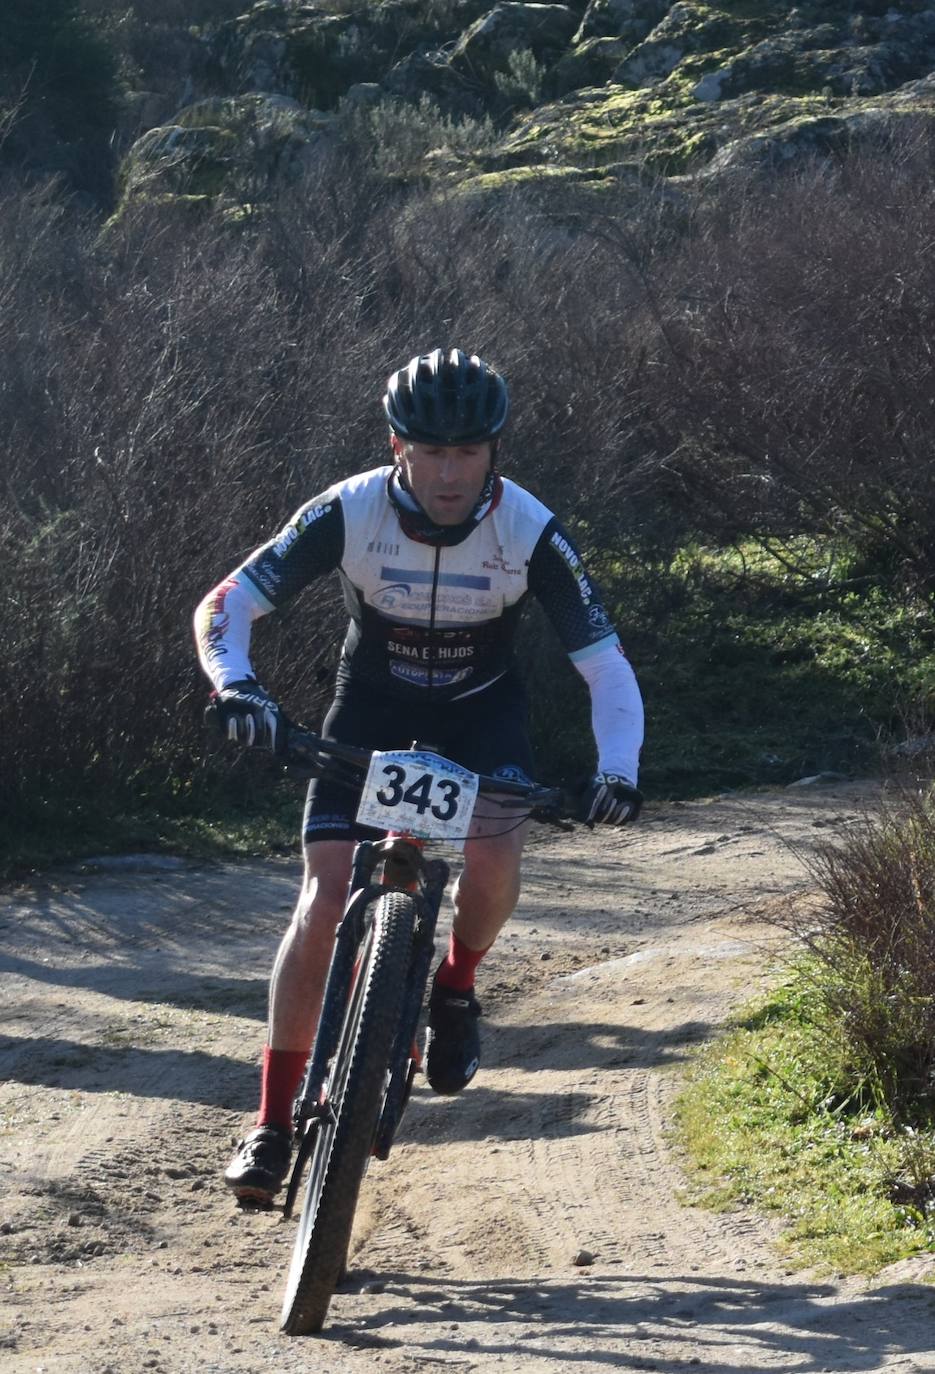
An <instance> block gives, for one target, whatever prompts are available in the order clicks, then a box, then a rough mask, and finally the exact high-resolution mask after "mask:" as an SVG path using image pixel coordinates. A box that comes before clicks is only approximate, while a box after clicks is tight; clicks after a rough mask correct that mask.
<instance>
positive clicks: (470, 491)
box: [390, 434, 490, 525]
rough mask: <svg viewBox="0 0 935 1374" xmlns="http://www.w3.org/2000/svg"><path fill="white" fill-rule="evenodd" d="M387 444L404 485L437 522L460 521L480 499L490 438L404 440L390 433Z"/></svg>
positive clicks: (427, 513) (464, 518)
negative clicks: (449, 442) (450, 443)
mask: <svg viewBox="0 0 935 1374" xmlns="http://www.w3.org/2000/svg"><path fill="white" fill-rule="evenodd" d="M390 446H391V448H392V450H393V453H394V455H395V458H396V461H397V463H398V464H399V468H400V472H401V474H402V478H403V481H404V483H405V485H406V486H407V487H408V488H409V490H410V491H411V492H412V494H413V496H414V497H415V498H416V500H417V501H418V503H419V505H420V506H421V507H422V509H423V510H424V511H425V513H426V515H427V516H428V517H429V519H430V520H432V521H434V523H435V524H436V525H460V523H461V521H462V520H466V519H467V518H468V516H469V515H470V513H471V511H472V510H473V509H474V507H475V506H476V505H477V502H478V501H479V500H480V494H481V492H482V491H483V489H484V483H485V481H486V480H487V474H488V472H489V471H490V442H489V440H486V441H485V442H484V443H482V444H459V445H458V446H457V447H454V448H449V447H442V446H440V445H439V446H436V445H434V444H410V443H405V442H404V441H403V440H402V439H400V438H399V436H398V435H396V434H391V435H390Z"/></svg>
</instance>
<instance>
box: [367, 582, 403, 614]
mask: <svg viewBox="0 0 935 1374" xmlns="http://www.w3.org/2000/svg"><path fill="white" fill-rule="evenodd" d="M411 593H412V588H411V587H410V586H409V584H408V583H407V582H391V583H390V585H389V586H388V587H378V588H377V590H376V591H375V592H374V594H373V604H374V606H379V607H380V609H381V610H382V611H392V610H394V609H395V608H396V607H397V606H398V605H400V603H401V602H403V601H406V600H407V599H408V598H409V596H410V595H411Z"/></svg>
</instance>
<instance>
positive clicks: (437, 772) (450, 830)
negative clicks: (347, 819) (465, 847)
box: [357, 749, 477, 847]
mask: <svg viewBox="0 0 935 1374" xmlns="http://www.w3.org/2000/svg"><path fill="white" fill-rule="evenodd" d="M476 801H477V774H476V773H470V772H468V770H467V769H466V768H461V767H460V765H459V764H457V763H452V762H451V760H450V759H443V758H442V757H441V756H440V755H439V754H428V753H416V752H415V751H413V750H412V749H401V750H398V751H394V752H391V753H383V754H379V753H378V754H374V755H373V757H372V758H371V760H370V768H369V770H368V772H367V777H366V779H365V781H364V790H363V795H362V797H361V799H360V806H359V807H358V809H357V820H358V822H359V824H360V825H373V826H377V827H378V828H379V829H380V830H400V831H404V832H405V833H406V834H409V835H416V836H418V837H419V838H420V839H424V840H447V841H448V843H449V844H455V845H458V846H459V847H460V846H461V845H462V844H463V843H464V837H465V836H466V835H467V833H468V826H469V825H470V823H471V816H472V814H473V812H474V803H475V802H476Z"/></svg>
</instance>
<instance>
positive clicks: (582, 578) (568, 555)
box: [549, 530, 594, 606]
mask: <svg viewBox="0 0 935 1374" xmlns="http://www.w3.org/2000/svg"><path fill="white" fill-rule="evenodd" d="M549 542H550V544H551V545H552V547H553V548H556V549H558V551H559V553H560V554H561V555H562V557H563V558H564V560H565V562H566V563H567V564H568V566H569V568H570V569H571V574H572V576H573V577H574V579H575V581H576V582H577V584H578V591H579V592H580V593H581V600H582V601H583V602H584V604H585V605H586V606H590V604H591V597H592V596H593V595H594V588H593V587H592V586H591V583H590V581H589V580H588V575H587V573H586V572H585V570H584V568H583V567H582V566H581V559H580V558H579V557H578V555H577V553H575V550H574V549H573V548H572V546H571V545H570V544H569V542H568V540H567V539H563V538H562V536H561V535H560V534H559V532H558V530H556V531H555V533H554V534H553V535H552V538H551V539H550V541H549Z"/></svg>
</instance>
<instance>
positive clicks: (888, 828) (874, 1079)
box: [793, 791, 935, 1123]
mask: <svg viewBox="0 0 935 1374" xmlns="http://www.w3.org/2000/svg"><path fill="white" fill-rule="evenodd" d="M809 867H810V869H811V872H812V875H813V877H814V878H815V879H816V882H817V885H818V889H819V899H818V902H817V905H816V907H815V908H814V909H813V910H812V911H810V912H809V914H808V916H807V917H806V916H804V915H803V914H800V915H799V916H798V917H797V918H796V919H794V921H793V928H794V929H795V930H796V933H797V934H798V936H799V937H800V938H801V940H802V942H803V944H804V945H805V947H806V948H807V949H808V951H809V952H810V954H811V955H812V961H811V964H810V967H811V968H812V970H813V977H814V981H813V998H812V1012H813V1015H814V1018H815V1021H816V1023H817V1024H818V1025H819V1026H820V1027H821V1028H822V1030H823V1033H824V1035H825V1036H826V1038H827V1045H828V1054H829V1063H835V1062H836V1063H837V1078H838V1081H839V1082H840V1083H842V1084H847V1085H849V1087H850V1090H851V1091H852V1092H853V1093H854V1095H855V1096H857V1097H860V1098H863V1099H865V1100H866V1101H869V1102H870V1103H871V1104H872V1105H874V1106H876V1107H878V1108H879V1109H882V1110H885V1111H886V1112H887V1113H888V1114H889V1115H890V1116H891V1117H892V1118H893V1119H894V1120H895V1121H897V1122H900V1121H901V1122H903V1123H912V1122H913V1121H915V1120H917V1119H918V1116H919V1113H920V1111H921V1112H923V1113H930V1112H931V1110H932V1107H933V1105H935V794H933V793H932V792H930V791H929V792H922V793H916V794H914V795H910V794H904V795H903V796H902V798H901V801H900V804H899V805H898V806H890V807H889V808H888V809H886V810H884V811H883V812H882V813H881V815H880V816H879V817H875V818H866V819H865V820H864V821H863V822H861V823H859V824H857V825H855V826H853V827H851V828H850V829H849V831H848V832H847V834H846V835H845V837H844V838H843V839H841V840H839V841H838V842H837V843H834V844H829V845H825V846H823V847H821V848H820V849H819V850H818V852H817V854H816V855H815V856H814V857H813V858H812V859H811V860H810V861H809ZM816 971H817V972H816Z"/></svg>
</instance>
